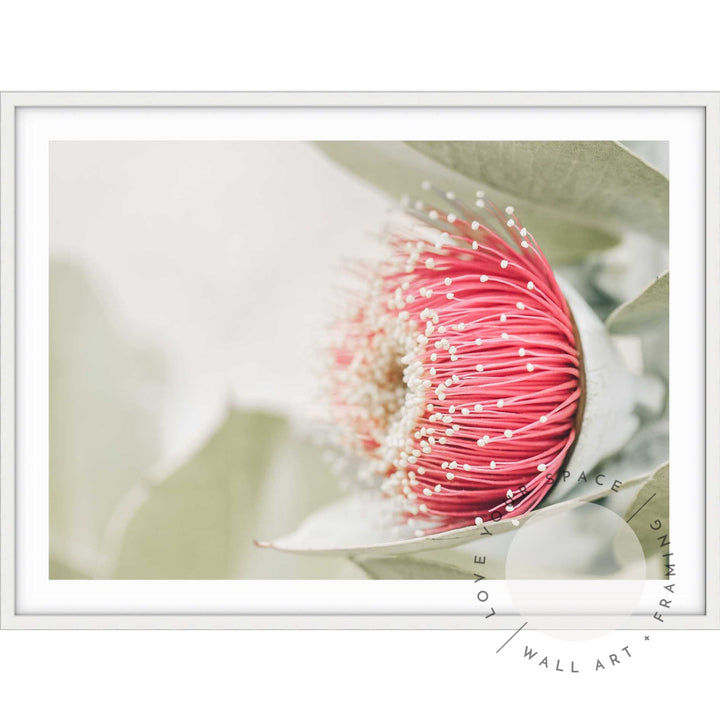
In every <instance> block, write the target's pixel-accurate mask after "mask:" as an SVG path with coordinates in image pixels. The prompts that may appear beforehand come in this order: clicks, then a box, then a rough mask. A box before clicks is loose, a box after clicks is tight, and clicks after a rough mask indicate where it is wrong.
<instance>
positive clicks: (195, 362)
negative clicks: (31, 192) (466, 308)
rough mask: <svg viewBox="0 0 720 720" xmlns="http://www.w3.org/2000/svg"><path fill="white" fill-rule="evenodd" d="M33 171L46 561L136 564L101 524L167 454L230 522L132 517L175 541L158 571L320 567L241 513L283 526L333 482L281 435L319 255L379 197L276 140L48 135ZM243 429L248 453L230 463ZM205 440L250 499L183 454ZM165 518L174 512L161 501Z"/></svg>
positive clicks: (324, 300)
mask: <svg viewBox="0 0 720 720" xmlns="http://www.w3.org/2000/svg"><path fill="white" fill-rule="evenodd" d="M50 182H51V188H50V199H51V207H50V238H51V247H50V289H51V295H50V352H51V357H50V376H51V383H50V393H51V397H50V407H51V416H50V424H51V427H50V437H51V477H50V489H51V502H50V505H51V510H50V530H51V532H50V537H51V548H50V552H51V576H52V577H70V576H77V575H79V576H98V575H99V576H104V575H108V574H113V573H116V572H125V571H126V572H127V573H129V574H131V575H132V574H137V575H138V576H143V573H144V572H150V573H151V574H154V572H155V571H154V570H151V569H150V568H151V566H153V565H154V564H155V565H157V562H158V559H157V558H152V557H148V558H145V560H143V558H142V557H140V558H134V559H132V560H129V559H128V560H127V562H128V564H130V565H132V567H127V568H125V570H123V568H116V567H113V566H112V564H113V562H114V560H113V559H112V558H108V557H107V555H108V553H110V554H113V553H114V551H115V548H114V547H113V543H114V542H115V541H116V540H117V539H118V538H116V537H114V536H113V531H115V532H117V533H120V532H122V528H123V525H124V524H125V523H126V522H127V516H128V514H132V511H133V509H134V507H135V505H136V504H137V503H138V502H141V500H140V499H138V497H135V495H134V494H133V492H132V490H133V488H135V489H136V490H137V486H138V483H139V482H141V481H142V480H143V479H145V478H150V479H152V478H157V479H160V478H163V477H166V476H168V475H171V474H173V473H176V472H183V471H184V472H185V473H186V474H188V472H189V475H190V477H188V481H189V482H191V483H192V482H193V481H196V482H197V484H198V491H197V496H195V495H194V494H193V495H192V497H193V502H194V501H197V502H198V503H200V504H201V505H202V503H206V504H207V503H209V504H211V505H212V503H217V505H218V506H219V507H224V508H225V514H226V515H227V513H228V512H229V511H230V510H229V508H231V507H234V506H242V507H238V511H242V512H243V514H245V513H247V522H246V523H245V524H244V527H245V531H246V532H244V533H243V536H242V537H231V533H230V532H229V531H226V532H225V533H224V535H223V534H222V533H218V532H217V528H214V529H213V528H212V527H209V528H208V532H206V533H204V537H205V547H185V546H183V545H182V543H183V542H184V540H183V538H184V537H186V536H187V535H192V533H190V532H189V531H188V532H187V533H182V532H180V533H177V531H175V532H172V533H171V532H170V530H171V528H169V527H165V528H164V530H163V525H165V526H167V525H171V524H172V523H171V522H170V521H169V520H167V519H165V523H164V524H163V523H162V522H159V524H157V527H155V528H153V527H152V525H153V522H152V520H149V523H150V525H151V527H149V528H147V532H148V533H150V534H153V533H156V534H157V535H158V536H159V535H161V534H162V533H163V531H165V532H166V533H168V534H167V536H166V541H165V542H162V543H156V542H152V540H153V538H150V539H148V542H147V544H146V547H147V552H149V553H151V552H152V550H151V548H152V547H155V546H162V547H163V548H164V552H165V553H167V554H168V555H171V556H177V558H176V559H177V562H175V563H174V565H173V564H172V563H171V564H170V567H169V569H168V572H170V574H171V575H172V573H173V571H175V572H177V573H180V574H183V573H187V572H188V570H187V569H185V570H183V568H184V567H185V568H188V567H192V566H193V565H194V567H195V568H196V569H197V571H198V572H201V573H202V574H201V575H200V577H226V576H246V577H275V576H282V577H288V576H290V577H293V576H297V575H299V576H306V577H313V576H316V575H318V574H319V575H320V576H325V577H327V576H328V573H330V577H332V576H333V575H332V573H334V570H335V566H336V565H337V564H338V563H337V562H336V561H328V560H325V561H322V560H315V559H312V558H302V559H300V558H287V557H283V556H282V555H279V554H278V553H269V552H267V551H265V552H263V551H260V550H258V549H256V548H254V547H253V546H252V545H251V543H250V541H251V540H252V539H253V537H256V535H255V532H256V530H257V529H258V528H260V527H261V528H262V530H263V532H264V533H266V536H267V533H269V534H270V535H273V534H277V533H282V532H287V531H289V530H291V529H292V528H293V527H294V526H295V525H296V524H297V523H298V522H299V521H300V520H301V519H302V518H303V517H304V516H305V515H306V514H307V512H308V511H309V510H310V509H313V507H314V506H315V505H316V504H321V503H322V502H324V501H327V499H329V498H331V497H334V496H335V495H336V494H337V492H338V489H337V487H336V485H337V482H336V481H335V479H334V478H331V477H329V476H328V472H327V470H326V468H325V465H324V464H323V463H322V462H319V461H318V460H319V458H317V457H309V458H306V460H305V463H304V465H305V467H306V470H305V472H304V474H303V472H300V473H299V475H300V477H297V478H293V477H292V476H293V473H294V471H295V470H296V469H299V467H300V466H302V465H303V462H302V458H300V457H296V458H295V459H294V460H293V457H292V456H293V455H294V454H296V453H293V449H294V446H297V448H304V447H306V446H307V445H308V443H306V442H303V441H302V440H301V439H300V438H302V435H303V431H304V428H303V423H302V419H303V417H305V416H306V415H307V411H308V407H307V406H308V402H309V399H310V398H311V397H312V394H313V387H314V383H313V370H314V363H315V361H316V358H315V357H314V353H315V352H316V344H317V340H318V338H317V333H318V332H321V331H322V328H323V326H324V324H325V323H326V321H327V314H328V307H329V303H331V302H332V292H333V284H334V281H335V278H336V277H337V269H338V267H339V265H340V262H341V259H342V258H347V257H348V256H358V255H362V254H363V252H365V253H366V254H367V253H372V252H376V248H375V243H373V242H369V241H368V239H369V237H368V236H369V235H370V234H371V233H377V232H378V231H379V230H380V229H381V228H382V226H383V223H384V219H385V216H386V212H387V208H388V205H389V203H388V201H387V199H386V198H383V197H382V196H381V195H380V194H379V193H378V192H377V191H374V190H371V189H370V188H369V187H367V186H364V185H362V184H361V183H359V182H358V181H357V180H355V179H354V178H353V177H352V176H351V175H349V174H347V173H345V172H343V171H342V170H340V169H338V168H337V167H336V166H334V165H333V164H332V163H331V162H330V161H329V160H327V159H326V158H325V157H324V155H323V154H322V153H320V152H319V151H318V150H316V149H315V148H313V147H312V146H311V145H309V144H305V143H290V142H282V143H258V142H252V143H237V142H233V143H225V142H188V143H178V142H173V143H169V142H56V143H53V144H52V146H51V154H50ZM243 439H244V440H243ZM242 442H247V444H248V447H249V449H250V450H252V452H253V453H254V454H256V455H257V457H256V458H254V460H253V462H252V463H250V464H249V465H248V463H247V459H246V456H247V454H248V453H247V452H245V453H243V448H242V447H240V446H239V445H240V444H242ZM263 443H264V446H263ZM279 447H282V448H286V451H285V452H284V455H285V457H284V458H283V453H279V452H277V449H278V448H279ZM203 449H204V450H205V454H204V455H203V454H202V453H199V451H201V450H203ZM295 449H296V448H295ZM213 453H214V455H215V456H217V461H218V462H222V463H227V465H228V468H227V471H228V474H230V475H231V474H232V473H233V472H235V470H234V469H233V467H232V465H233V458H234V460H235V461H238V459H241V461H240V462H237V463H236V464H237V466H238V467H242V468H243V471H244V472H246V473H247V474H249V475H253V474H254V477H249V478H248V479H247V480H246V481H245V482H243V483H242V486H244V487H245V489H246V490H247V491H248V493H251V494H252V496H251V497H250V496H248V497H246V498H231V493H232V492H233V490H232V489H233V488H234V487H236V486H238V485H239V483H237V482H233V481H232V478H230V477H228V478H226V481H225V482H226V485H227V487H219V488H214V487H208V486H207V485H206V484H205V483H204V481H203V478H202V477H201V473H202V470H201V469H198V470H196V471H194V472H193V470H192V468H190V469H188V468H187V467H186V463H187V462H188V461H190V460H191V459H192V458H195V459H196V460H197V459H198V454H199V455H200V460H203V459H204V458H205V457H206V456H207V455H210V456H212V455H213ZM305 454H306V455H308V454H310V455H315V453H313V452H312V450H311V451H309V452H306V453H305ZM208 461H209V462H212V461H213V457H210V458H209V460H208ZM270 463H272V464H273V465H274V467H273V468H270V467H269V464H270ZM266 475H267V477H271V478H272V482H265V479H266V477H265V476H266ZM284 476H286V477H284ZM293 480H295V482H293ZM285 481H286V484H287V485H288V488H291V490H288V489H286V488H285V486H284V485H283V482H285ZM141 486H142V483H141ZM288 492H290V493H291V494H288ZM186 494H188V495H189V493H186ZM188 514H189V513H188ZM195 514H197V513H195ZM199 514H200V515H201V517H197V518H196V521H197V522H200V523H202V522H203V521H204V519H203V517H202V513H199ZM205 515H206V517H207V518H210V517H212V516H213V513H212V508H208V509H207V513H206V514H205ZM177 518H178V521H179V522H182V523H186V522H187V518H185V516H184V514H183V512H182V509H180V508H178V509H177ZM208 522H210V521H208ZM216 523H217V519H216V520H215V521H213V522H210V524H211V525H214V524H216ZM234 525H242V523H237V522H236V523H234ZM175 535H178V537H175ZM214 535H217V537H213V536H214ZM221 535H223V536H222V537H221ZM223 545H228V547H221V546H223ZM231 546H232V547H231ZM188 553H190V554H191V555H192V554H193V553H197V554H198V555H199V557H198V559H197V561H196V562H195V563H188V562H187V554H188ZM129 554H132V553H127V555H129ZM140 554H142V553H140ZM200 556H201V557H200ZM121 560H122V558H121ZM163 560H164V562H165V564H167V563H168V562H169V561H170V560H171V558H170V557H165V558H163ZM289 561H292V562H289ZM288 566H292V567H291V568H289V567H288ZM195 576H196V577H197V576H198V575H197V574H195Z"/></svg>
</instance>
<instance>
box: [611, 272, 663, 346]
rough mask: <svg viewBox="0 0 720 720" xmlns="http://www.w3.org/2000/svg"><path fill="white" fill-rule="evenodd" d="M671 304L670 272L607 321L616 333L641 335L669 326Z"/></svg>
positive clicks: (661, 276)
mask: <svg viewBox="0 0 720 720" xmlns="http://www.w3.org/2000/svg"><path fill="white" fill-rule="evenodd" d="M669 303H670V272H669V271H667V270H666V271H665V272H664V273H662V275H660V276H659V277H658V278H656V279H655V280H654V281H653V282H651V283H650V285H648V287H646V288H645V289H644V290H643V291H642V292H641V293H640V294H639V295H638V296H637V297H636V298H633V299H632V300H630V301H629V302H626V303H624V304H623V305H621V306H620V307H619V308H617V309H616V310H614V311H613V313H612V314H611V315H610V317H608V319H607V321H606V323H605V324H606V325H607V328H608V330H609V331H610V332H614V333H621V334H626V333H639V332H642V331H643V330H645V329H646V328H653V327H658V326H660V325H661V324H663V323H664V324H667V321H668V312H669Z"/></svg>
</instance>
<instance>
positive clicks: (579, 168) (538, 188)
mask: <svg viewBox="0 0 720 720" xmlns="http://www.w3.org/2000/svg"><path fill="white" fill-rule="evenodd" d="M409 144H410V145H411V146H412V147H413V148H415V149H416V150H418V151H420V152H422V153H423V154H425V155H427V156H428V157H431V158H432V159H433V160H436V161H437V162H440V163H442V164H443V165H445V166H446V167H449V168H452V169H453V170H455V171H456V172H458V173H461V174H463V175H465V176H467V177H469V178H471V179H472V180H475V181H476V182H478V183H483V184H485V185H487V186H488V187H490V188H494V189H496V190H500V191H502V192H506V193H509V194H512V195H513V196H514V197H516V198H518V200H525V201H529V202H531V203H533V204H535V205H537V206H539V207H550V208H552V210H553V211H554V212H561V213H565V214H567V216H568V217H570V218H572V219H574V220H575V222H578V223H581V224H587V225H594V226H597V227H602V228H607V229H609V230H611V231H616V232H621V231H622V230H625V229H627V228H631V229H633V230H638V231H641V232H646V233H649V234H650V235H652V236H653V237H655V238H657V239H658V240H661V241H663V242H667V235H668V212H667V209H668V197H669V189H668V180H667V178H666V177H665V176H664V175H663V174H662V173H661V172H660V171H658V170H656V169H655V168H654V167H652V166H650V165H648V164H647V163H646V162H645V161H643V160H641V159H640V158H639V157H637V156H636V155H634V154H633V153H631V152H629V151H628V149H627V148H626V147H624V146H623V145H621V144H620V143H617V142H557V141H556V142H411V143H409ZM523 222H525V224H526V225H528V226H530V223H529V221H523ZM530 227H532V226H530Z"/></svg>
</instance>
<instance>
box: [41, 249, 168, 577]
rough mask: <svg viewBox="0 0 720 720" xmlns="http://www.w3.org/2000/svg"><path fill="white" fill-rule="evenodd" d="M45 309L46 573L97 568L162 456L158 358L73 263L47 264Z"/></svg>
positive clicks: (90, 571)
mask: <svg viewBox="0 0 720 720" xmlns="http://www.w3.org/2000/svg"><path fill="white" fill-rule="evenodd" d="M49 307H50V476H49V485H50V487H49V490H50V551H51V560H52V563H51V567H50V577H52V578H64V577H71V576H75V575H77V574H81V575H83V574H84V575H89V576H92V575H93V574H94V573H95V571H96V569H97V567H98V565H99V564H100V563H101V562H102V555H101V553H100V546H101V544H102V539H103V536H104V533H105V530H106V528H107V525H108V522H109V519H110V517H111V515H112V513H113V511H114V509H115V507H116V506H117V504H118V503H119V502H120V500H121V498H122V497H123V496H124V494H125V493H126V492H127V490H128V488H129V487H131V486H132V484H133V483H134V482H135V481H136V480H137V478H138V477H140V474H141V473H142V472H143V471H144V470H145V468H147V467H148V465H150V464H151V463H152V462H154V461H155V459H156V458H157V455H158V449H159V428H158V422H157V417H156V415H155V407H156V405H157V399H158V398H159V396H160V394H161V392H162V360H161V358H159V357H158V355H157V354H156V353H154V352H153V351H152V349H145V348H139V347H137V346H136V345H134V344H133V343H132V342H131V341H130V340H129V339H128V338H127V337H126V335H125V334H124V332H123V330H122V328H121V327H119V326H118V324H117V323H116V322H115V319H114V318H113V317H112V315H111V314H110V313H109V312H108V310H107V309H106V307H105V306H104V304H103V302H102V299H101V298H100V297H98V295H97V294H96V291H95V289H94V287H93V285H92V284H91V283H90V281H89V280H88V278H87V276H86V275H85V273H84V272H83V271H82V270H81V269H80V268H78V267H77V266H75V265H73V264H71V263H69V262H64V261H59V260H53V261H51V263H50V304H49Z"/></svg>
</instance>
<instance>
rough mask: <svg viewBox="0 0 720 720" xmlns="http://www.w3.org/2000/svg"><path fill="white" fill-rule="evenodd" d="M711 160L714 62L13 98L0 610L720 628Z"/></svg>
mask: <svg viewBox="0 0 720 720" xmlns="http://www.w3.org/2000/svg"><path fill="white" fill-rule="evenodd" d="M719 158H720V96H718V95H717V94H712V93H693V94H680V93H620V94H600V93H598V94H592V93H568V94H552V93H541V94H522V93H500V94H483V93H434V94H433V93H426V94H413V93H367V94H362V93H360V94H354V93H347V94H343V93H335V94H333V93H325V94H323V93H288V94H282V93H248V94H242V93H240V94H234V93H209V94H201V93H200V94H193V93H190V94H185V93H120V94H115V93H95V94H93V93H87V94H82V93H80V94H74V93H60V94H50V93H30V94H21V93H8V94H5V95H3V97H2V395H1V397H2V503H1V510H2V626H3V627H49V628H63V627H66V628H80V627H97V628H105V627H132V628H137V627H145V628H167V627H177V628H260V627H270V628H276V627H278V628H329V627H336V628H355V627H378V628H385V627H386V628H406V627H428V628H473V629H488V630H503V631H507V635H508V640H507V642H510V641H511V640H512V639H513V638H514V637H515V634H514V633H517V632H520V630H522V629H523V628H524V627H526V626H527V627H530V628H535V629H544V630H547V631H553V630H558V631H604V630H609V629H623V630H637V629H642V630H648V629H655V628H657V629H665V628H718V627H719V626H720V606H719V604H718V598H719V591H720V564H719V562H718V539H720V535H719V526H718V509H719V508H720V502H718V501H719V500H720V493H719V483H720V463H719V462H718V460H719V458H718V450H717V437H718V431H719V430H720V422H719V419H718V418H719V415H718V390H719V383H718V380H719V377H720V375H719V373H718V347H717V345H718V343H717V338H718V336H719V335H720V333H719V330H720V328H719V327H718V307H720V304H719V302H718V287H719V286H720V285H719V284H718V281H719V280H720V278H719V277H718V268H719V267H720V262H719V261H720V255H719V253H718V249H719V248H720V243H719V240H720V208H719V199H720V165H719V161H718V159H719ZM671 272H672V278H673V281H672V293H671V292H670V273H671ZM671 458H672V463H670V459H671ZM671 465H672V469H671ZM503 647H504V646H503ZM501 649H502V648H501Z"/></svg>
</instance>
